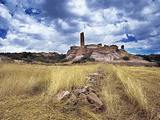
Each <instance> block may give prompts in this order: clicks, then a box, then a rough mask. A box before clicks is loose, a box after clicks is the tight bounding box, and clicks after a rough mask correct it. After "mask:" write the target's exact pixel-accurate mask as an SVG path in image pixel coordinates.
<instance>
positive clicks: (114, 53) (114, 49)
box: [67, 32, 128, 61]
mask: <svg viewBox="0 0 160 120" xmlns="http://www.w3.org/2000/svg"><path fill="white" fill-rule="evenodd" d="M126 55H128V53H127V52H126V51H125V50H124V49H123V50H122V49H118V46H116V45H110V46H109V45H102V44H101V43H100V44H88V45H85V35H84V32H81V33H80V46H71V48H70V50H69V51H68V52H67V59H72V60H80V59H81V58H83V57H84V56H90V58H93V59H95V60H96V61H113V60H119V59H121V58H122V57H123V56H126Z"/></svg>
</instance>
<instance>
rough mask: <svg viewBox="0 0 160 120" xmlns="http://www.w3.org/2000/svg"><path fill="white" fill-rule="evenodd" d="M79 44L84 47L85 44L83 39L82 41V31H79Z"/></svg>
mask: <svg viewBox="0 0 160 120" xmlns="http://www.w3.org/2000/svg"><path fill="white" fill-rule="evenodd" d="M80 46H81V47H84V46H85V41H84V32H81V33H80Z"/></svg>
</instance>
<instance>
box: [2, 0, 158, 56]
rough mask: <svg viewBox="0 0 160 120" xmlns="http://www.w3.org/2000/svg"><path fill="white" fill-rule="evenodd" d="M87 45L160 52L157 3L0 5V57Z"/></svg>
mask: <svg viewBox="0 0 160 120" xmlns="http://www.w3.org/2000/svg"><path fill="white" fill-rule="evenodd" d="M81 31H84V32H85V36H86V43H87V44H90V43H95V44H98V43H102V44H109V45H111V44H116V45H118V46H121V45H122V44H123V45H124V46H125V49H126V50H128V52H130V53H134V54H151V53H152V54H159V53H160V0H0V52H24V51H30V52H42V51H43V52H52V51H56V52H60V53H66V51H67V50H68V49H69V48H70V46H72V45H79V33H80V32H81Z"/></svg>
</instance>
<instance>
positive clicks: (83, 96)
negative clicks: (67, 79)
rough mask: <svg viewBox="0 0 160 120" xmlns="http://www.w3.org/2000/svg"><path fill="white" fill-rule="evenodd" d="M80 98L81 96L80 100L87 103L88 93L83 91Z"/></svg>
mask: <svg viewBox="0 0 160 120" xmlns="http://www.w3.org/2000/svg"><path fill="white" fill-rule="evenodd" d="M78 98H79V102H82V103H85V104H87V103H88V100H87V95H85V94H84V93H81V94H80V95H79V97H78Z"/></svg>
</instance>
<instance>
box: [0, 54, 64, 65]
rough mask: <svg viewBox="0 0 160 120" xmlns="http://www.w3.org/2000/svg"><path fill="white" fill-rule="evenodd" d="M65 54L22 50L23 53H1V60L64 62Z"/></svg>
mask: <svg viewBox="0 0 160 120" xmlns="http://www.w3.org/2000/svg"><path fill="white" fill-rule="evenodd" d="M64 58H65V54H58V53H56V52H50V53H44V52H41V53H31V52H22V53H0V59H1V61H3V62H5V61H8V62H9V61H10V62H22V63H23V62H28V63H36V62H43V63H58V62H64Z"/></svg>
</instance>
